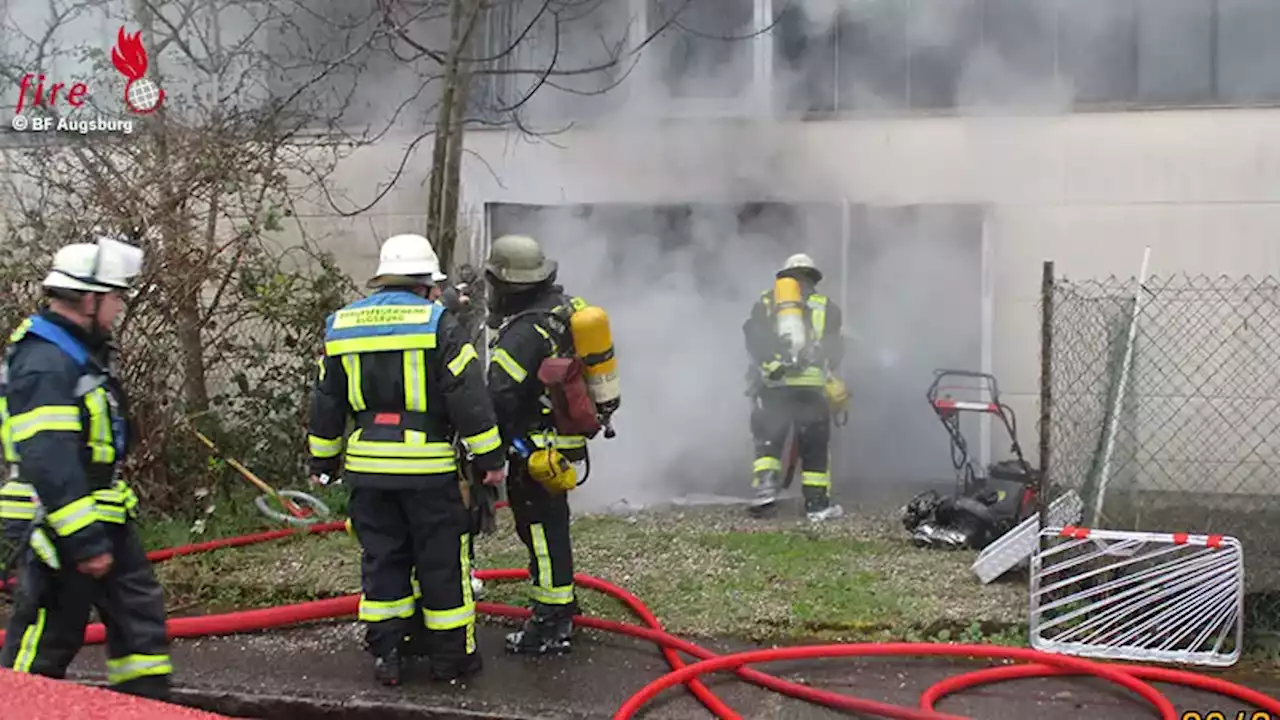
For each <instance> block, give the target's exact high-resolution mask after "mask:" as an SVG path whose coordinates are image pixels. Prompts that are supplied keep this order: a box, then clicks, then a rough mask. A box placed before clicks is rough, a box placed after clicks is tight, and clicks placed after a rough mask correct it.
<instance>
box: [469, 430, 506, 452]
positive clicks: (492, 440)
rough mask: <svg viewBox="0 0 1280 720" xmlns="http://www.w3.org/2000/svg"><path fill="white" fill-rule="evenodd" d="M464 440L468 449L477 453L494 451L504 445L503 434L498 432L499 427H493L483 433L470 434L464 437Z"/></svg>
mask: <svg viewBox="0 0 1280 720" xmlns="http://www.w3.org/2000/svg"><path fill="white" fill-rule="evenodd" d="M462 442H463V443H465V444H466V446H467V449H468V450H470V451H471V452H473V453H475V454H476V455H483V454H485V453H490V452H493V451H494V450H497V449H498V448H500V447H502V436H501V435H499V434H498V428H497V427H496V426H495V427H491V428H489V429H488V430H485V431H484V432H481V433H476V434H475V435H468V436H467V437H464V438H462Z"/></svg>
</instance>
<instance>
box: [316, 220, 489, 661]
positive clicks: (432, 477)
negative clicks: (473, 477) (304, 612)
mask: <svg viewBox="0 0 1280 720" xmlns="http://www.w3.org/2000/svg"><path fill="white" fill-rule="evenodd" d="M443 277H444V275H443V273H441V272H440V266H439V261H438V259H437V258H436V254H435V251H434V250H433V249H432V248H431V243H430V242H429V241H428V240H427V238H425V237H423V236H421V235H396V236H394V237H391V238H388V239H387V240H386V242H384V243H383V245H382V252H381V258H380V262H379V265H378V270H377V274H376V275H375V277H374V278H373V279H372V280H370V281H369V285H370V286H371V287H374V288H377V292H375V293H373V294H372V295H370V296H369V297H366V298H363V299H360V300H357V301H355V302H353V303H351V304H349V305H347V306H346V307H344V308H342V309H341V310H339V311H337V312H336V313H334V314H333V315H330V316H329V318H328V320H327V321H326V323H325V354H324V357H323V358H322V359H321V361H320V376H319V381H318V383H317V386H316V388H315V391H314V392H313V394H312V399H311V417H310V427H309V429H308V444H309V447H310V453H311V472H312V477H313V480H315V481H319V480H320V478H321V476H324V475H329V476H333V475H337V474H338V472H339V470H341V472H342V476H343V482H344V484H346V485H347V486H348V487H349V488H350V492H351V495H350V503H349V505H348V512H349V514H350V517H351V523H352V529H353V534H354V535H355V536H356V539H357V541H358V542H359V543H360V545H361V547H362V549H363V554H362V560H361V580H362V582H361V585H362V587H363V590H364V593H363V595H362V596H361V598H360V608H359V619H360V620H361V621H363V622H364V623H365V624H366V645H367V647H368V649H369V651H370V652H371V653H372V654H373V656H374V675H375V677H376V678H377V680H378V681H379V682H381V683H383V684H386V685H398V684H399V683H400V673H401V662H402V658H403V656H404V655H405V654H406V653H407V652H408V650H409V649H408V648H407V647H406V639H407V638H409V637H411V636H412V635H414V634H415V630H416V628H415V627H414V625H415V624H416V618H417V617H418V616H419V615H418V613H419V608H421V612H422V614H423V615H425V619H424V620H423V622H424V624H425V627H426V632H425V639H426V646H427V647H426V648H425V651H426V653H425V654H427V655H429V656H430V669H431V674H432V676H433V677H434V678H435V679H438V680H455V679H461V678H464V677H466V676H468V675H472V674H474V673H476V672H478V671H479V670H480V668H481V660H480V654H479V652H478V650H477V648H476V637H475V598H474V595H473V591H472V586H471V582H470V580H471V578H470V555H471V553H470V544H471V532H470V522H469V516H468V513H467V510H466V506H465V502H464V499H463V497H462V488H461V487H460V486H459V482H458V470H459V468H458V457H457V454H456V452H455V447H454V445H453V440H454V438H455V436H459V435H460V436H461V442H462V443H463V444H464V445H465V447H466V448H467V450H468V451H469V453H470V454H471V455H472V460H471V461H472V462H473V463H474V465H475V466H476V467H477V468H478V469H479V470H480V472H481V473H482V474H483V478H484V479H483V482H484V483H485V484H486V485H498V484H500V483H501V482H502V481H503V478H504V477H505V472H504V469H503V466H504V465H505V456H504V452H503V451H504V447H503V443H502V439H501V438H500V437H499V435H498V428H497V425H496V423H495V421H494V414H493V406H492V404H491V403H490V401H489V396H488V393H487V391H486V389H485V384H484V367H483V365H482V363H481V362H480V358H479V355H478V353H477V352H476V350H475V347H474V346H473V345H472V344H471V342H470V341H469V339H468V338H467V337H466V335H465V333H464V332H463V330H462V328H461V326H460V325H459V324H458V321H457V319H456V318H455V317H454V315H453V313H450V312H449V311H447V310H446V309H445V308H444V306H443V305H442V304H440V303H437V302H434V301H432V300H430V299H428V298H429V295H430V293H431V291H432V288H434V287H437V286H438V283H439V282H440V280H441V278H443ZM348 417H354V418H355V429H354V430H353V431H352V433H351V435H350V436H347V437H345V438H344V434H345V430H346V423H347V418H348ZM344 455H345V457H344V458H341V459H340V456H344ZM415 572H416V578H417V581H418V585H419V588H418V589H419V590H420V597H418V593H415V590H414V587H413V586H414V582H413V580H414V576H415Z"/></svg>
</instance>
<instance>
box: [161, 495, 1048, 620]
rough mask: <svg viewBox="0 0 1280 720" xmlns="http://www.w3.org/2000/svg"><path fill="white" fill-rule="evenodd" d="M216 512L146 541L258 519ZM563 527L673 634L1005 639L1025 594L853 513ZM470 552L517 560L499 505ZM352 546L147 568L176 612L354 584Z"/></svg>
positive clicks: (581, 561) (608, 610)
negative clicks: (816, 519) (813, 521)
mask: <svg viewBox="0 0 1280 720" xmlns="http://www.w3.org/2000/svg"><path fill="white" fill-rule="evenodd" d="M335 505H336V503H335ZM236 507H237V509H241V508H239V506H236ZM218 516H220V513H216V514H215V515H213V516H210V520H209V522H208V523H207V525H206V529H205V532H204V533H203V534H202V535H195V534H193V533H192V532H191V531H190V526H189V523H188V522H187V521H186V520H182V521H179V520H174V519H170V520H167V521H164V520H162V521H159V522H153V523H151V524H149V525H148V527H147V530H146V538H147V542H148V545H149V547H153V548H154V547H167V546H172V545H175V544H183V543H187V542H198V541H201V540H206V539H209V536H211V535H214V536H222V535H231V534H240V533H245V532H255V531H259V530H262V529H264V527H270V526H269V524H268V523H266V521H265V520H258V519H255V518H254V517H252V516H247V515H245V514H244V513H241V512H236V513H235V516H236V517H239V519H238V520H237V519H232V518H229V519H227V520H222V519H221V518H219V520H218V521H217V522H214V521H213V518H214V517H218ZM573 535H574V553H575V560H576V563H577V568H578V571H579V572H584V573H588V574H592V575H595V576H597V577H601V578H603V579H605V580H608V581H610V582H614V583H617V584H619V585H622V586H624V587H626V588H627V589H629V590H631V591H632V592H633V593H635V594H636V595H637V596H638V597H640V598H641V599H642V600H644V601H645V602H646V603H647V604H648V605H649V606H650V607H651V608H652V609H653V611H654V612H655V613H656V614H657V616H658V617H659V618H660V619H661V620H662V621H663V623H664V624H665V625H666V626H667V627H668V628H669V629H670V630H672V631H674V632H677V633H681V634H686V635H696V636H712V635H731V636H737V637H741V638H750V639H755V640H770V641H778V642H786V641H795V640H802V639H828V640H830V639H845V640H853V639H891V638H914V639H924V638H937V637H953V638H960V637H962V636H964V637H969V638H970V639H979V638H982V639H988V640H995V641H1002V642H1014V641H1017V640H1018V638H1019V637H1020V633H1021V630H1020V626H1021V624H1022V622H1023V621H1022V619H1021V618H1022V617H1023V613H1024V612H1025V609H1024V608H1025V602H1026V601H1025V599H1024V598H1025V591H1024V590H1023V589H1022V587H1021V586H1020V585H1017V584H1014V585H1007V584H995V585H991V586H982V585H980V584H979V583H977V581H976V580H974V579H973V578H972V576H970V575H969V574H968V565H969V563H970V562H971V561H972V558H971V557H970V556H969V555H967V554H964V553H938V552H925V551H919V550H916V549H914V548H911V547H910V545H909V544H908V543H907V542H906V538H905V535H903V534H902V533H901V532H898V533H893V532H890V531H889V529H888V528H887V527H886V526H885V525H883V524H876V523H872V522H869V521H866V520H858V519H849V520H848V521H847V522H846V521H841V522H837V523H831V524H829V525H827V526H823V527H821V528H816V529H815V528H812V527H810V526H809V525H808V524H807V523H803V522H797V521H795V520H775V521H757V520H750V519H747V518H744V517H741V516H740V515H739V513H737V512H734V511H729V510H723V509H719V510H696V511H684V512H675V513H643V514H640V515H637V516H632V517H626V518H624V517H612V516H584V517H578V518H576V519H575V521H574V525H573ZM477 554H478V558H477V561H478V566H479V567H481V568H502V567H526V566H527V562H528V560H527V556H526V553H525V550H524V547H523V546H522V545H520V543H519V541H518V539H517V538H516V536H515V532H514V528H513V523H512V520H511V517H510V514H509V513H507V512H501V513H500V515H499V528H498V532H497V533H495V534H494V535H490V536H485V537H482V538H480V539H479V540H478V542H477ZM359 558H360V555H359V548H358V546H357V545H356V543H355V542H354V541H353V540H352V539H350V538H349V537H347V536H346V535H345V534H331V535H327V536H302V537H297V538H291V539H287V540H283V541H276V542H271V543H266V544H263V545H258V546H252V547H246V548H239V549H231V550H222V551H218V552H214V553H209V554H205V555H198V556H189V557H183V558H177V559H175V560H173V561H170V562H169V563H165V564H164V565H162V566H160V568H159V573H160V576H161V579H162V581H163V582H164V583H165V586H166V588H167V590H168V593H169V599H170V606H171V608H172V609H173V610H174V611H177V612H178V613H181V614H186V613H195V612H211V611H218V610H226V609H230V608H238V607H254V606H265V605H270V604H276V603H282V602H297V601H304V600H309V599H315V598H320V597H329V596H335V595H341V594H345V593H350V592H357V591H358V589H359V586H360V583H359V571H360V568H359V562H360V560H359ZM961 584H963V585H961ZM957 587H963V592H957V591H956V588H957ZM488 588H489V592H488V595H487V597H486V598H485V599H487V600H492V601H495V602H506V603H512V604H524V602H525V600H524V597H525V588H524V585H523V584H522V583H490V584H489V586H488ZM580 599H581V603H582V606H583V610H584V612H588V613H591V614H595V615H600V616H604V617H608V618H611V619H618V620H628V621H633V620H634V618H632V617H631V615H630V613H629V612H628V611H627V610H626V609H625V608H623V607H622V606H621V605H620V603H618V602H616V601H614V600H612V599H611V598H607V597H604V596H602V595H599V594H597V593H594V592H590V591H586V590H583V591H582V592H581V594H580Z"/></svg>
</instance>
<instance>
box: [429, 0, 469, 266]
mask: <svg viewBox="0 0 1280 720" xmlns="http://www.w3.org/2000/svg"><path fill="white" fill-rule="evenodd" d="M462 3H463V0H450V3H449V55H448V57H447V58H445V66H444V89H443V90H442V91H441V93H440V107H439V109H438V110H436V136H435V142H434V143H433V144H432V149H431V184H430V191H429V193H428V195H427V237H428V238H430V239H431V243H432V244H433V245H435V248H436V254H437V255H438V256H440V266H441V267H442V268H447V267H448V261H449V260H450V259H451V258H449V257H447V255H448V252H447V249H446V247H445V244H444V242H443V240H444V232H443V231H444V223H443V218H442V217H441V216H442V214H443V211H444V197H443V196H444V174H445V165H447V164H448V158H449V136H450V132H449V123H450V121H451V120H453V99H454V94H455V93H454V91H455V89H456V86H455V83H456V76H457V67H458V54H457V53H456V52H453V48H455V47H457V41H458V38H459V37H460V36H461V34H462V12H461V7H462Z"/></svg>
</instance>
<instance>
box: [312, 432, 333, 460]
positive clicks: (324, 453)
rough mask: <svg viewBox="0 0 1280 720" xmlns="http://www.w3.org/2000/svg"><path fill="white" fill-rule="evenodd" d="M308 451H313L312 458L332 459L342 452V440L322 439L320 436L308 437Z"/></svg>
mask: <svg viewBox="0 0 1280 720" xmlns="http://www.w3.org/2000/svg"><path fill="white" fill-rule="evenodd" d="M307 449H308V450H310V451H311V457H317V458H331V457H337V456H338V454H339V453H341V452H342V438H334V439H332V440H330V439H329V438H322V437H320V436H319V435H308V436H307Z"/></svg>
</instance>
